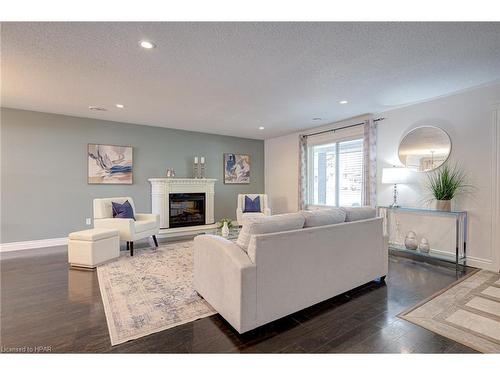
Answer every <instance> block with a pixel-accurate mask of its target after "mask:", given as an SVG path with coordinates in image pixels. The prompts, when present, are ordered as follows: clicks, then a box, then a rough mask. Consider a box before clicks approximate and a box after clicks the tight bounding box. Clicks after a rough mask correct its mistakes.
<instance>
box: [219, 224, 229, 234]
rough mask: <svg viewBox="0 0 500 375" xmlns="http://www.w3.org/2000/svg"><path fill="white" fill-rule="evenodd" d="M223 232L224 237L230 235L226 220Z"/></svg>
mask: <svg viewBox="0 0 500 375" xmlns="http://www.w3.org/2000/svg"><path fill="white" fill-rule="evenodd" d="M221 234H222V237H228V236H229V226H228V225H227V221H225V222H224V225H223V226H222V230H221Z"/></svg>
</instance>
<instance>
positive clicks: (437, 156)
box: [398, 126, 451, 172]
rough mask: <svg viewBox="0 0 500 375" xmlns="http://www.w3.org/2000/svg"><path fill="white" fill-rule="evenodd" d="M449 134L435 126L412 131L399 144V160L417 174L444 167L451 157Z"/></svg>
mask: <svg viewBox="0 0 500 375" xmlns="http://www.w3.org/2000/svg"><path fill="white" fill-rule="evenodd" d="M450 152H451V140H450V136H449V135H448V133H446V132H445V131H444V130H443V129H440V128H437V127H435V126H421V127H419V128H415V129H413V130H410V132H409V133H408V134H406V135H405V136H404V138H403V140H402V141H401V143H400V144H399V150H398V154H399V160H400V161H401V163H403V165H404V166H405V167H406V168H408V169H410V170H412V171H416V172H429V171H432V170H434V169H436V168H438V167H439V166H440V165H442V164H443V163H444V162H445V161H446V160H447V159H448V156H449V155H450Z"/></svg>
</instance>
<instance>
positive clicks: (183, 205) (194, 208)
mask: <svg viewBox="0 0 500 375" xmlns="http://www.w3.org/2000/svg"><path fill="white" fill-rule="evenodd" d="M169 202H170V207H169V227H170V228H179V227H190V226H193V225H204V224H205V193H170V196H169Z"/></svg>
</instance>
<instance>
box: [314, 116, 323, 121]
mask: <svg viewBox="0 0 500 375" xmlns="http://www.w3.org/2000/svg"><path fill="white" fill-rule="evenodd" d="M320 120H322V118H321V117H314V118H313V121H320Z"/></svg>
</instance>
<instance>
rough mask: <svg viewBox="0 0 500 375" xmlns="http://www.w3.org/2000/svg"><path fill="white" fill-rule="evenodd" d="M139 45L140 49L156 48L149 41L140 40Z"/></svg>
mask: <svg viewBox="0 0 500 375" xmlns="http://www.w3.org/2000/svg"><path fill="white" fill-rule="evenodd" d="M139 44H140V45H141V47H142V48H146V49H152V48H155V47H156V45H155V44H154V43H153V42H150V41H149V40H141V41H140V42H139Z"/></svg>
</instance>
